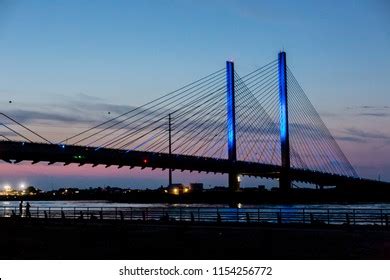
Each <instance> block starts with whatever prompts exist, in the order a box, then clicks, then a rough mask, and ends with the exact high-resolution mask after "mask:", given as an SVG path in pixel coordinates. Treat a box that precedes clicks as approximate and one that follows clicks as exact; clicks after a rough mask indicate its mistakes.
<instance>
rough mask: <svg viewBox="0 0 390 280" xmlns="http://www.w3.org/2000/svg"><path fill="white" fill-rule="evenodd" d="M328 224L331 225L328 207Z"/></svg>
mask: <svg viewBox="0 0 390 280" xmlns="http://www.w3.org/2000/svg"><path fill="white" fill-rule="evenodd" d="M328 225H330V210H329V209H328Z"/></svg>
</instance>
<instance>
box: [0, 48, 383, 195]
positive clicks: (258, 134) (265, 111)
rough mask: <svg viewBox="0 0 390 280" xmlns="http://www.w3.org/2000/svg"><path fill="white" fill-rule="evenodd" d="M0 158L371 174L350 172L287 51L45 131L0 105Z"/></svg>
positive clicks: (346, 179) (286, 181) (328, 179)
mask: <svg viewBox="0 0 390 280" xmlns="http://www.w3.org/2000/svg"><path fill="white" fill-rule="evenodd" d="M0 123H1V130H0V138H1V140H2V141H0V158H1V159H2V160H4V161H7V162H9V163H13V164H15V163H18V162H21V161H32V163H33V164H35V163H38V162H48V164H54V163H59V162H61V163H63V164H64V165H69V164H71V163H77V164H79V165H80V166H81V165H85V164H92V166H93V167H95V166H97V165H106V166H107V167H109V166H117V167H118V168H124V167H130V168H133V167H141V168H152V169H155V168H161V169H167V170H169V181H170V183H172V170H190V171H199V172H214V173H226V174H228V176H229V187H230V188H231V189H232V190H238V188H239V176H241V175H242V176H258V177H264V178H274V179H278V180H279V181H280V187H281V188H282V189H288V188H290V186H291V182H292V181H298V182H307V183H312V184H317V185H320V186H326V185H336V186H339V185H346V184H354V183H359V184H361V183H363V184H380V182H378V181H373V180H368V179H362V178H359V177H358V175H357V173H356V172H355V170H354V168H353V167H352V165H351V164H350V162H349V161H348V159H347V158H346V156H345V155H344V153H343V152H342V150H341V149H340V147H339V146H338V144H337V142H336V140H335V139H334V138H333V137H332V135H331V133H330V132H329V130H328V129H327V127H326V126H325V124H324V122H323V121H322V120H321V118H320V116H319V114H318V113H317V111H316V110H315V108H314V107H313V105H312V104H311V102H310V101H309V99H308V98H307V96H306V94H305V92H304V90H303V89H302V87H301V86H300V84H299V82H298V81H297V80H296V78H295V77H294V75H293V73H292V71H291V70H290V69H289V67H288V66H287V63H286V53H285V52H281V53H279V56H278V59H276V60H275V61H272V62H270V63H268V64H266V65H264V66H263V67H260V68H259V69H256V70H255V71H252V72H251V73H249V74H246V75H244V76H240V75H238V73H237V72H236V71H235V70H234V63H233V62H231V61H227V62H226V68H223V69H220V70H218V71H215V72H214V73H211V74H209V75H207V76H205V77H203V78H201V79H199V80H196V81H194V82H192V83H190V84H187V85H185V86H183V87H181V88H179V89H177V90H175V91H173V92H170V93H168V94H165V95H163V96H161V97H160V98H158V99H155V100H153V101H150V102H148V103H146V104H144V105H143V106H140V107H136V108H133V109H131V110H129V111H127V112H124V113H123V114H120V115H118V116H116V117H114V118H111V119H109V120H106V121H104V122H102V123H99V124H97V125H95V126H93V127H91V128H89V129H86V130H83V131H80V132H79V133H77V134H75V135H72V136H70V137H68V138H66V139H63V141H60V142H56V143H55V142H54V141H51V140H50V139H47V138H45V137H43V136H41V135H40V134H38V133H37V132H35V131H33V130H31V129H30V128H28V127H27V126H25V125H23V124H22V123H19V122H18V121H17V120H15V119H14V118H12V116H8V115H6V114H4V113H1V120H0Z"/></svg>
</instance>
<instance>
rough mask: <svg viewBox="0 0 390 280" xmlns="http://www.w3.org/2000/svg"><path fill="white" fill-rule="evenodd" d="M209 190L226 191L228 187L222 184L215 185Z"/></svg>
mask: <svg viewBox="0 0 390 280" xmlns="http://www.w3.org/2000/svg"><path fill="white" fill-rule="evenodd" d="M211 191H214V192H226V191H228V188H227V187H224V186H215V187H214V188H212V189H211Z"/></svg>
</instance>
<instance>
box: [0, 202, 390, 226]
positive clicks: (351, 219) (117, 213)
mask: <svg viewBox="0 0 390 280" xmlns="http://www.w3.org/2000/svg"><path fill="white" fill-rule="evenodd" d="M0 217H8V218H21V219H22V218H28V217H31V218H41V219H79V220H82V219H92V220H94V219H95V220H128V221H165V222H168V221H170V222H174V221H176V222H178V221H181V222H217V223H218V222H221V223H274V224H288V223H289V224H333V225H342V224H347V225H380V226H389V219H390V209H345V208H215V207H170V208H169V207H31V208H30V213H27V211H26V209H25V208H23V209H22V213H20V210H19V208H18V207H8V206H1V207H0Z"/></svg>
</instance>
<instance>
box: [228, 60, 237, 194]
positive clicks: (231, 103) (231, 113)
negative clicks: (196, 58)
mask: <svg viewBox="0 0 390 280" xmlns="http://www.w3.org/2000/svg"><path fill="white" fill-rule="evenodd" d="M226 89H227V91H226V92H227V141H228V159H229V161H230V162H231V163H235V162H236V160H237V152H236V110H235V93H234V63H233V61H226ZM239 188H240V182H239V176H238V174H237V172H236V171H235V170H234V169H233V170H231V171H230V172H229V189H230V190H231V191H238V190H239Z"/></svg>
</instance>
